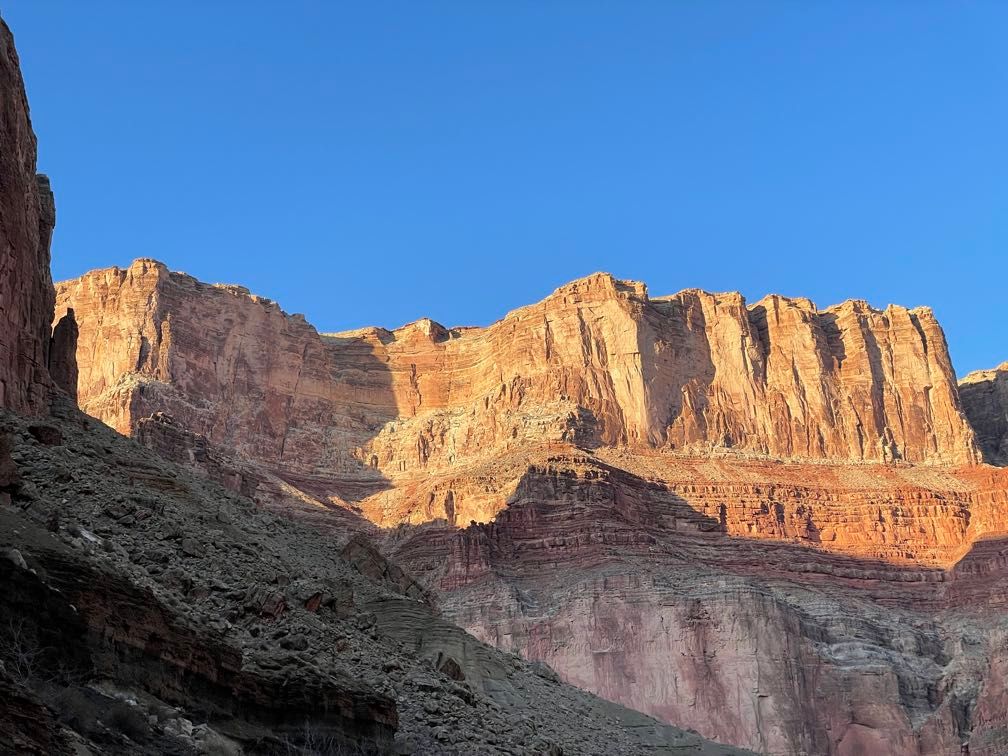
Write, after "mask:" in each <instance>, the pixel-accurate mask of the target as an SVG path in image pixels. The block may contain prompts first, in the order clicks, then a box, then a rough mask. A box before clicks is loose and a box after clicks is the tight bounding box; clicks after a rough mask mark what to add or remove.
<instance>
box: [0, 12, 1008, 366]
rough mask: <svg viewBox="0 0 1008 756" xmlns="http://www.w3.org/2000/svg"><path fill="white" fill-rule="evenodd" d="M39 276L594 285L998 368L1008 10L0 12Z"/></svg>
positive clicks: (336, 291) (349, 298)
mask: <svg viewBox="0 0 1008 756" xmlns="http://www.w3.org/2000/svg"><path fill="white" fill-rule="evenodd" d="M0 7H2V11H3V15H4V17H5V18H6V20H7V22H8V23H9V25H10V26H11V27H12V29H13V31H14V35H15V39H16V41H17V44H18V49H19V51H20V55H21V60H22V67H23V71H24V75H25V79H26V82H27V86H28V96H29V100H30V102H31V108H32V118H33V122H34V126H35V131H36V132H37V134H38V136H39V142H40V147H39V166H40V170H43V171H45V172H47V173H49V174H50V175H51V177H52V182H53V187H54V189H55V192H56V200H57V214H58V221H57V229H56V236H55V240H54V249H53V267H54V275H55V276H56V277H57V278H68V277H71V276H75V275H78V274H80V273H82V272H84V271H86V270H89V269H91V268H96V267H105V266H109V265H113V264H118V265H126V264H128V263H129V261H130V260H132V259H133V258H136V257H141V256H146V257H155V258H158V259H160V260H162V261H164V262H165V263H167V264H168V265H169V266H170V267H172V268H174V269H177V270H185V271H187V272H189V273H191V274H193V275H195V276H197V277H199V278H201V279H204V280H207V281H225V282H234V283H241V284H243V285H245V286H248V287H249V288H251V289H252V290H253V291H255V292H257V293H260V294H263V295H265V296H269V297H272V298H273V299H276V300H278V301H279V302H280V304H281V305H282V306H283V307H284V308H285V309H286V310H288V311H289V312H303V313H304V314H305V315H306V316H307V317H308V319H309V320H310V321H311V322H312V323H314V324H315V325H316V326H317V327H318V328H319V329H320V330H341V329H345V328H351V327H357V326H361V325H366V324H375V325H385V326H390V327H394V326H398V325H400V324H402V323H404V322H407V321H410V320H414V319H416V318H418V317H422V316H430V317H433V318H434V319H436V320H438V321H440V322H442V323H444V324H446V325H460V324H486V323H489V322H491V321H493V320H495V319H497V318H498V317H500V316H502V315H503V314H504V313H505V312H506V311H507V310H509V309H512V308H514V307H516V306H519V305H522V304H527V303H530V302H533V301H536V300H538V299H540V298H542V297H543V296H544V295H546V294H548V293H549V292H550V291H551V290H553V289H554V288H555V287H556V286H558V285H560V284H562V283H564V282H566V281H568V280H570V279H573V278H577V277H579V276H582V275H586V274H588V273H591V272H594V271H596V270H608V271H611V272H612V273H614V274H615V275H617V276H620V277H624V278H634V279H640V280H644V281H646V282H647V283H648V285H649V287H650V290H651V292H652V293H653V294H666V293H672V292H675V291H678V290H679V289H682V288H686V287H694V286H696V287H702V288H706V289H710V290H717V291H720V290H728V289H739V290H741V291H742V292H743V293H744V294H745V295H746V296H747V297H748V298H749V299H750V300H751V301H755V300H756V299H758V298H760V297H761V296H763V295H764V294H766V293H768V292H778V293H782V294H788V295H795V296H799V295H800V296H808V297H811V298H812V299H813V300H814V301H815V302H816V303H817V304H819V305H820V306H826V305H829V304H833V303H834V302H836V301H839V300H842V299H845V298H850V297H857V298H863V299H867V300H869V301H870V302H872V303H873V304H875V305H877V306H885V305H886V304H888V303H889V302H896V303H900V304H905V305H908V306H913V305H918V304H928V305H931V306H932V307H934V309H935V311H936V312H937V314H938V317H939V318H940V319H941V321H942V323H943V324H944V325H945V329H946V334H947V336H948V339H949V342H950V346H951V348H952V354H953V359H954V361H955V365H956V368H957V371H958V372H959V373H960V375H961V374H964V373H965V372H967V371H969V370H973V369H976V368H981V367H989V366H993V365H995V364H997V363H999V362H1001V361H1003V360H1006V359H1008V315H1006V313H1008V254H1006V253H1008V245H1006V243H1008V212H1006V211H1008V45H1006V44H1005V41H1004V40H1005V30H1006V29H1008V3H1004V2H1000V1H998V2H976V1H972V2H966V1H962V0H959V1H956V2H951V1H950V2H943V3H937V2H926V1H922V0H889V1H888V2H882V3H870V2H859V1H856V0H844V1H843V2H826V1H825V0H820V1H817V2H805V1H804V0H794V1H793V2H783V1H782V2H716V1H714V0H704V1H703V2H699V1H698V2H673V1H672V0H668V1H663V2H653V3H652V2H632V3H623V2H605V3H594V2H560V1H554V2H531V1H529V2H503V1H502V2H470V1H468V0H467V1H466V2H457V3H446V2H403V3H382V2H355V3H349V2H348V3H339V2H335V1H333V2H328V1H322V0H318V1H316V2H309V1H308V0H286V1H285V2H257V1H256V0H241V1H239V0H232V1H228V0H216V1H214V2H207V1H206V0H199V1H197V0H172V2H168V0H144V1H143V2H139V1H135V0H118V1H117V2H110V1H108V0H88V1H87V2H81V0H63V1H60V0H0Z"/></svg>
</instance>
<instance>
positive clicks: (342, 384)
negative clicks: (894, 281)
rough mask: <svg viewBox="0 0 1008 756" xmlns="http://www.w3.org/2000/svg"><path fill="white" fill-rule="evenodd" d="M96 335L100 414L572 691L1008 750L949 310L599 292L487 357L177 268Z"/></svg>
mask: <svg viewBox="0 0 1008 756" xmlns="http://www.w3.org/2000/svg"><path fill="white" fill-rule="evenodd" d="M68 308H72V309H73V310H74V312H75V316H76V319H77V323H78V328H79V339H78V343H77V347H76V361H77V367H78V375H79V377H78V381H77V389H78V393H79V396H80V402H81V406H82V407H84V408H85V409H86V410H87V411H88V412H90V413H91V414H93V415H94V416H96V417H98V418H100V419H102V420H104V421H105V422H107V423H109V424H110V425H113V426H114V427H116V428H117V429H119V430H120V431H122V432H124V433H133V434H134V435H136V436H137V437H138V438H140V439H141V441H143V442H145V443H150V444H152V445H155V446H156V448H157V449H158V451H159V452H160V453H162V454H165V455H167V456H172V457H173V458H177V459H179V460H180V461H183V462H186V463H189V464H193V465H195V466H196V467H198V468H199V469H200V470H201V471H202V472H204V474H207V475H210V476H212V477H217V478H219V479H222V480H225V481H226V482H227V483H228V485H231V486H232V487H234V488H236V490H242V491H243V492H247V493H250V494H251V495H252V496H254V497H255V498H257V500H258V501H259V502H260V503H261V504H263V505H264V506H269V507H273V508H279V509H281V510H284V511H286V512H288V513H292V514H294V515H296V516H299V517H305V516H309V517H311V518H312V522H313V523H314V524H316V525H317V526H318V527H323V528H327V529H328V531H327V532H332V534H333V538H334V539H337V540H339V539H340V538H345V536H342V535H341V534H342V533H346V532H348V531H364V532H367V533H369V534H370V537H372V538H374V539H376V540H377V541H378V542H379V543H380V544H381V545H382V546H383V548H384V550H385V551H386V553H388V554H390V555H391V556H392V557H393V558H394V559H395V560H396V561H397V562H398V563H399V564H400V565H402V566H403V567H405V568H406V569H407V570H408V571H409V572H411V573H412V574H414V575H415V576H417V577H418V578H420V579H421V580H422V581H423V582H424V583H426V584H427V585H428V586H429V587H431V588H433V589H434V590H435V591H436V592H437V593H438V595H439V596H440V603H441V606H442V609H443V611H444V612H445V613H446V615H447V616H449V617H451V618H452V619H454V620H455V621H456V622H458V623H460V624H461V625H462V626H463V627H465V628H466V629H468V630H469V631H470V632H472V633H473V634H474V635H476V636H477V637H479V638H481V639H484V640H487V641H489V642H491V643H494V644H496V645H498V646H501V647H503V648H506V649H511V650H515V651H518V652H519V653H521V654H523V655H525V656H527V657H529V658H532V659H540V660H543V661H546V662H548V663H549V664H550V665H551V666H553V667H554V668H555V669H556V670H557V671H558V672H559V673H560V674H561V676H562V677H564V678H565V679H566V680H569V681H571V682H573V683H575V684H577V685H579V686H582V687H585V688H587V689H589V690H592V691H594V692H597V693H599V694H600V695H602V696H604V697H606V698H610V699H612V700H615V701H619V702H621V703H624V704H627V705H629V706H631V707H634V708H637V709H640V710H642V711H646V712H648V713H652V714H654V715H656V716H658V717H660V718H663V719H666V720H667V721H670V722H674V723H676V724H680V725H684V726H689V727H693V728H694V729H696V730H698V731H699V732H701V733H702V734H703V735H705V736H708V737H711V738H716V739H720V740H722V741H724V742H731V743H735V744H739V745H743V746H746V747H749V748H753V749H754V750H757V751H760V752H767V753H830V754H854V753H876V752H879V753H881V752H886V753H898V754H903V753H905V754H915V755H919V754H943V753H948V752H953V751H952V749H954V748H958V744H959V742H960V741H961V740H963V739H967V740H968V739H970V738H972V742H973V743H974V751H975V752H981V753H984V752H991V753H994V752H996V751H984V750H983V749H984V748H987V747H988V745H989V744H990V743H997V742H999V741H998V738H1000V737H1001V736H1002V735H1001V734H1002V733H1003V732H1004V726H1005V723H1004V718H1003V716H1002V715H998V714H994V713H993V712H995V711H1000V710H1001V709H999V708H998V707H999V706H1000V703H1001V702H1002V700H1003V696H1004V693H1003V692H999V691H1003V689H1004V686H1003V680H1002V678H1001V677H1000V676H999V674H998V673H997V671H996V670H998V669H1000V668H1001V666H1003V658H1002V657H1003V654H1001V652H1000V651H998V649H999V648H1000V646H999V645H998V644H999V643H1000V642H1001V641H1000V640H999V639H1002V638H1005V637H1008V633H1006V631H1005V628H1004V627H1002V624H1003V623H1002V620H1001V619H1000V618H999V617H1000V613H999V612H1000V610H1001V609H1002V608H1003V605H1002V604H1003V598H1002V597H1003V596H1004V595H1006V594H1005V592H1004V591H1003V590H1002V589H1001V588H1003V587H1004V573H1005V568H1006V563H1005V557H1004V556H1003V554H1004V553H1005V551H1006V548H1008V547H1006V546H1005V543H1006V541H1005V533H1006V530H1008V518H1006V517H1005V515H1004V512H1005V511H1006V508H1008V493H1006V492H1008V480H1006V478H1005V474H1004V471H1002V470H997V469H995V468H991V467H988V466H984V465H981V464H980V458H981V457H980V451H979V450H978V447H977V444H976V442H975V436H974V430H973V428H972V427H971V426H970V424H969V423H968V422H967V420H966V417H965V416H964V414H963V411H962V405H961V403H960V397H959V392H958V390H957V387H956V382H955V377H954V373H953V371H952V368H951V364H950V362H949V358H948V352H947V348H946V344H945V339H944V336H943V334H942V332H941V329H940V327H939V325H938V323H937V322H936V321H935V319H934V317H933V315H932V314H931V312H930V311H929V310H927V309H925V308H920V309H915V310H906V309H904V308H900V307H892V306H891V307H889V308H887V309H886V310H884V311H879V310H875V309H872V308H871V307H869V306H868V305H867V304H865V303H863V302H856V301H855V302H846V303H843V304H841V305H838V306H836V307H830V308H827V309H826V310H821V311H820V310H818V309H817V308H816V307H815V306H814V305H813V304H812V303H811V302H810V301H808V300H803V299H787V298H783V297H778V296H771V297H767V298H765V299H763V300H762V301H760V302H759V303H757V304H755V305H747V304H746V302H745V301H744V300H743V298H742V297H741V296H740V295H738V294H709V293H706V292H702V291H696V290H688V291H684V292H681V293H680V294H677V295H674V296H671V297H661V298H654V299H652V298H649V297H648V295H647V292H646V289H645V288H644V286H643V285H642V284H637V283H628V282H621V281H617V280H615V279H613V278H612V277H611V276H608V275H604V274H598V275H595V276H591V277H589V278H586V279H582V280H579V281H575V282H573V283H571V284H569V285H567V286H564V287H562V288H560V289H558V290H557V291H556V292H555V293H554V294H553V295H551V296H550V297H548V298H547V299H545V300H544V301H543V302H540V303H539V304H536V305H531V306H529V307H525V308H521V309H519V310H516V311H514V312H512V313H510V314H508V315H507V316H506V317H505V318H503V319H502V320H500V321H498V322H497V323H495V324H493V325H491V326H489V327H487V328H452V329H448V328H444V327H441V326H439V325H438V324H436V323H433V322H432V321H429V320H421V321H417V322H416V323H413V324H410V325H408V326H404V327H403V328H400V329H397V330H394V331H388V330H384V329H380V328H369V329H362V330H359V331H353V332H346V333H338V334H322V335H320V334H318V333H317V332H316V331H315V330H314V329H313V328H312V327H311V326H310V325H309V324H307V323H306V322H305V321H304V319H303V318H301V317H300V316H288V315H286V314H285V313H283V312H282V311H281V310H280V308H279V307H278V306H277V305H276V304H275V303H272V302H270V301H268V300H263V299H261V298H258V297H255V296H253V295H251V294H249V293H248V292H247V291H246V290H244V289H241V288H239V287H231V286H208V285H206V284H202V283H200V282H198V281H196V280H195V279H192V278H191V277H188V276H185V275H182V274H176V273H170V272H169V271H168V270H167V269H166V268H165V267H164V266H163V265H161V264H160V263H156V262H154V261H149V260H140V261H137V262H136V263H134V264H133V265H132V266H130V267H129V268H128V269H125V270H121V269H109V270H104V271H96V272H93V273H90V274H88V275H86V276H83V277H81V278H80V279H76V280H74V281H68V282H64V283H62V284H59V285H58V287H57V309H56V313H57V317H59V315H60V313H61V312H65V311H66V310H67V309H68ZM158 413H163V414H158ZM985 438H986V436H985ZM327 513H328V514H327ZM337 515H338V516H337ZM964 618H968V619H964ZM999 665H1000V666H999ZM990 747H994V746H990ZM977 748H979V749H980V750H979V751H976V749H977ZM879 749H882V750H879Z"/></svg>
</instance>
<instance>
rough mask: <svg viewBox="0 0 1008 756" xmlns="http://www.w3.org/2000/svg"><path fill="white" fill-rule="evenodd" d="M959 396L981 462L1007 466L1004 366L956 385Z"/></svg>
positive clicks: (1007, 385)
mask: <svg viewBox="0 0 1008 756" xmlns="http://www.w3.org/2000/svg"><path fill="white" fill-rule="evenodd" d="M959 396H960V397H962V404H963V411H964V412H965V413H966V418H967V419H968V420H969V421H970V425H972V426H973V430H974V431H975V432H976V438H977V444H978V445H979V446H980V451H982V452H983V457H984V461H985V462H988V463H989V464H992V465H1008V362H1004V363H1002V364H1001V365H999V366H998V367H996V368H994V369H993V370H977V371H976V372H973V373H970V374H969V375H967V376H966V377H965V378H963V379H962V380H961V381H959Z"/></svg>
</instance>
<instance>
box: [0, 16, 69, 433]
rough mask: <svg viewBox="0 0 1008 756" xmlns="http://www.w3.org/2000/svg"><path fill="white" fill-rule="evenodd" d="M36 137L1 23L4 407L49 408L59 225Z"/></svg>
mask: <svg viewBox="0 0 1008 756" xmlns="http://www.w3.org/2000/svg"><path fill="white" fill-rule="evenodd" d="M35 157H36V143H35V134H34V132H32V127H31V120H30V118H29V116H28V100H27V98H26V97H25V91H24V82H23V81H22V79H21V70H20V68H19V61H18V55H17V51H16V50H15V49H14V37H13V35H12V34H11V32H10V29H8V28H7V25H6V24H5V23H3V21H0V407H7V408H9V409H12V410H14V411H16V412H21V413H30V414H37V413H39V412H43V411H45V410H46V408H47V397H48V391H49V388H50V385H51V383H50V380H49V376H48V373H47V370H46V365H47V362H48V350H49V334H50V323H51V321H52V313H53V285H52V278H51V276H50V273H49V241H50V238H51V235H52V230H53V226H54V225H55V223H56V212H55V205H54V203H53V198H52V192H51V191H50V189H49V180H48V179H47V178H46V177H45V176H40V175H39V176H37V175H36V174H35Z"/></svg>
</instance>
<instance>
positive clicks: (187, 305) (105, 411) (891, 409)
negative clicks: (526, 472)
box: [57, 260, 978, 487]
mask: <svg viewBox="0 0 1008 756" xmlns="http://www.w3.org/2000/svg"><path fill="white" fill-rule="evenodd" d="M68 308H72V309H73V310H74V311H75V312H76V317H77V321H78V324H79V328H80V334H79V340H78V349H77V363H78V369H79V379H78V395H79V399H80V402H81V405H82V406H83V407H84V408H85V409H86V410H87V411H89V412H90V413H91V414H93V415H95V416H96V417H99V418H101V419H103V420H105V421H106V422H108V423H109V424H110V425H112V426H113V427H115V428H117V429H119V430H120V431H123V432H129V430H130V429H131V428H132V427H133V425H134V424H135V422H136V420H137V419H138V418H139V417H141V416H145V415H148V414H150V412H152V411H155V410H167V411H169V412H171V413H172V414H173V415H175V416H176V417H177V418H178V419H179V420H180V421H181V422H182V423H183V424H184V425H186V426H187V427H190V428H192V430H194V431H196V432H199V433H202V434H205V435H206V436H207V437H208V438H210V439H211V440H212V441H214V442H216V443H220V444H223V445H226V446H229V447H231V448H234V449H236V450H238V451H240V452H242V453H243V454H245V455H247V456H249V457H251V458H253V459H258V460H261V461H263V462H265V463H267V464H268V465H270V466H273V467H278V468H282V469H288V470H289V471H290V472H291V474H292V475H300V476H309V477H311V476H315V477H321V478H332V479H335V480H340V481H342V483H341V484H342V485H343V486H344V487H345V486H350V487H353V486H360V485H364V486H367V485H375V484H376V483H377V482H378V481H380V479H381V478H382V477H384V478H385V479H392V478H398V477H401V476H403V475H410V474H417V473H420V472H423V471H432V470H438V469H446V468H447V467H449V466H452V465H458V464H459V463H460V462H462V461H465V460H470V461H472V460H476V459H480V458H486V456H487V455H488V454H490V453H491V452H497V453H500V452H502V451H505V450H507V449H515V448H521V447H523V446H526V445H528V444H529V443H541V442H543V441H556V442H560V441H565V440H571V441H576V442H578V443H580V444H582V445H589V446H593V445H599V444H601V445H618V446H630V447H633V446H646V447H656V448H668V449H671V450H676V451H685V452H707V451H711V450H718V449H731V450H734V451H736V452H740V453H744V454H747V455H758V456H759V455H764V456H766V455H768V456H773V457H782V458H792V459H816V460H824V459H829V460H843V461H895V460H904V461H913V462H924V463H971V462H975V461H977V459H978V452H977V450H976V448H975V445H974V441H973V432H972V430H971V428H970V427H969V425H968V423H967V422H966V420H965V418H964V417H963V414H962V411H961V408H960V404H959V399H958V395H957V392H956V386H955V381H954V374H953V371H952V368H951V364H950V361H949V357H948V351H947V348H946V344H945V339H944V336H943V334H942V331H941V328H940V327H939V325H938V323H937V321H936V320H935V319H934V317H933V315H932V314H931V312H930V310H928V309H926V308H920V309H915V310H907V309H904V308H901V307H895V306H890V307H889V308H887V309H886V310H885V311H879V310H875V309H872V308H871V307H869V306H868V305H867V304H865V303H864V302H846V303H844V304H842V305H838V306H836V307H831V308H828V309H826V310H823V311H819V310H817V309H816V308H815V306H814V305H813V304H812V303H811V302H809V301H808V300H792V299H786V298H783V297H779V296H772V297H767V298H766V299H764V300H762V301H761V302H759V303H758V304H756V305H753V306H749V307H747V306H746V304H745V301H744V300H743V298H742V297H741V296H740V295H739V294H735V293H732V294H709V293H706V292H702V291H697V290H688V291H684V292H681V293H680V294H677V295H675V296H672V297H662V298H657V299H650V298H649V297H648V296H647V292H646V290H645V288H644V286H643V285H642V284H637V283H628V282H621V281H617V280H615V279H613V278H612V277H611V276H608V275H605V274H598V275H594V276H590V277H588V278H585V279H582V280H579V281H575V282H574V283H571V284H569V285H567V286H564V287H562V288H560V289H558V290H557V291H556V292H555V293H554V294H552V295H551V296H550V297H548V298H547V299H545V300H544V301H543V302H541V303H539V304H537V305H532V306H529V307H525V308H522V309H519V310H516V311H514V312H512V313H510V314H509V315H507V316H506V317H505V318H504V319H502V320H500V321H498V322H497V323H495V324H493V325H491V326H489V327H488V328H484V329H479V328H464V329H451V330H448V329H445V328H443V327H441V326H439V325H438V324H436V323H433V322H431V321H429V320H421V321H418V322H416V323H413V324H410V325H408V326H404V327H403V328H400V329H397V330H395V331H386V330H383V329H378V328H370V329H362V330H360V331H355V332H348V333H341V334H331V335H320V334H318V333H317V332H316V331H315V330H314V329H313V328H311V326H309V325H308V324H307V323H306V322H305V321H304V319H303V318H301V317H300V316H288V315H286V314H285V313H283V312H282V311H281V310H280V309H279V307H277V306H276V305H275V304H273V303H272V302H269V301H268V300H263V299H261V298H258V297H255V296H253V295H250V294H249V293H248V292H247V291H245V290H244V289H240V288H238V287H230V286H208V285H206V284H201V283H199V282H198V281H196V280H195V279H192V278H191V277H188V276H185V275H184V274H178V273H170V272H169V271H168V270H167V269H166V268H165V267H164V266H163V265H161V264H160V263H156V262H153V261H149V260H138V261H137V262H135V263H134V264H133V265H131V266H130V267H129V268H128V269H126V270H121V269H117V268H113V269H108V270H101V271H94V272H92V273H88V274H87V275H85V276H82V277H81V278H79V279H75V280H73V281H67V282H64V283H61V284H59V286H58V307H57V315H58V316H62V314H63V313H64V312H65V311H66V310H67V309H68ZM379 473H380V475H379Z"/></svg>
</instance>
